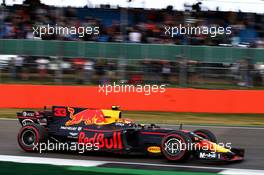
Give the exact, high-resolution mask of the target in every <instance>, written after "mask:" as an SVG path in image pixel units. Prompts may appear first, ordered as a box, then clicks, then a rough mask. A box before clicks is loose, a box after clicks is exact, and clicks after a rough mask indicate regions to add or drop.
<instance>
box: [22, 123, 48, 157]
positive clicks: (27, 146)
mask: <svg viewBox="0 0 264 175" xmlns="http://www.w3.org/2000/svg"><path fill="white" fill-rule="evenodd" d="M47 137H48V132H47V130H46V128H45V127H43V126H41V125H38V124H34V123H32V124H28V125H25V126H23V127H22V128H21V129H20V131H19V132H18V135H17V141H18V144H19V146H20V147H21V148H22V149H23V150H24V151H27V152H37V151H38V148H39V144H40V143H44V142H46V141H47Z"/></svg>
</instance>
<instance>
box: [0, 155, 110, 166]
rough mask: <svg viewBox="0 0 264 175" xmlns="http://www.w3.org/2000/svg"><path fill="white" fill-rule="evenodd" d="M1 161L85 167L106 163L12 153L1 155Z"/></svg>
mask: <svg viewBox="0 0 264 175" xmlns="http://www.w3.org/2000/svg"><path fill="white" fill-rule="evenodd" d="M0 161H5V162H17V163H32V164H50V165H64V166H85V167H92V166H99V165H103V164H105V163H106V162H104V161H94V160H75V159H58V158H45V157H29V156H10V155H0Z"/></svg>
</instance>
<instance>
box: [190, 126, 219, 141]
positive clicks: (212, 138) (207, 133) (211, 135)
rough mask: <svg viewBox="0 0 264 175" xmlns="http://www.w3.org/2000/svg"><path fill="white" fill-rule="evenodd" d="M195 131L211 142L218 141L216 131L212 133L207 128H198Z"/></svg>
mask: <svg viewBox="0 0 264 175" xmlns="http://www.w3.org/2000/svg"><path fill="white" fill-rule="evenodd" d="M193 133H195V134H197V135H198V136H200V137H202V138H204V139H207V140H209V141H211V142H214V143H217V139H216V136H215V135H214V133H212V132H211V131H209V130H207V129H197V130H195V131H193Z"/></svg>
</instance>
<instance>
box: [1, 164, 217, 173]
mask: <svg viewBox="0 0 264 175" xmlns="http://www.w3.org/2000/svg"><path fill="white" fill-rule="evenodd" d="M0 169H1V174H8V175H17V174H27V175H47V174H52V175H62V174H63V175H73V174H74V175H95V174H96V175H106V174H107V175H122V174H124V175H160V174H166V175H216V173H206V172H185V171H160V170H155V171H154V170H140V169H129V168H104V167H78V166H56V165H44V164H25V163H13V162H0Z"/></svg>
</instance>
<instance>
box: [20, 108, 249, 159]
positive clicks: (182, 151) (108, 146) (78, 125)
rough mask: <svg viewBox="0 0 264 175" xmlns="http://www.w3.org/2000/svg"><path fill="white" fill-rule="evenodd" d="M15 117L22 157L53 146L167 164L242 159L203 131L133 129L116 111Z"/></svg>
mask: <svg viewBox="0 0 264 175" xmlns="http://www.w3.org/2000/svg"><path fill="white" fill-rule="evenodd" d="M17 117H18V119H19V121H20V123H21V125H22V128H21V129H20V131H19V133H18V137H17V139H18V143H19V145H20V147H21V148H22V149H23V150H25V151H28V152H36V151H39V150H40V149H43V148H45V149H47V148H48V147H49V145H48V146H46V145H44V144H51V143H52V144H57V145H59V146H54V145H53V147H52V148H53V149H54V148H57V149H61V147H63V148H64V149H65V148H67V149H70V151H72V150H71V149H72V148H79V147H76V145H78V146H79V145H82V146H83V147H85V148H86V149H87V150H85V151H100V152H112V153H118V154H141V155H142V154H143V155H161V156H162V155H163V156H164V157H165V158H166V159H167V160H169V161H183V160H187V159H188V158H190V157H193V158H198V159H205V160H221V161H241V160H243V159H244V150H243V149H236V148H227V147H226V146H223V145H219V144H217V139H216V137H215V135H214V134H213V133H212V132H210V131H209V130H205V129H198V130H195V131H188V130H183V129H182V128H179V129H178V130H175V129H169V128H160V127H158V126H156V125H155V124H151V125H143V124H137V123H135V122H132V121H131V120H128V119H123V118H122V114H121V111H120V110H119V108H118V107H116V106H113V107H112V109H111V110H101V109H89V108H72V107H66V106H53V107H52V110H50V111H48V110H46V109H44V110H43V111H37V112H35V111H23V112H21V113H17ZM43 145H44V146H43ZM69 145H70V147H69ZM74 145H75V146H74ZM87 145H88V146H87ZM75 151H76V150H75Z"/></svg>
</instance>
